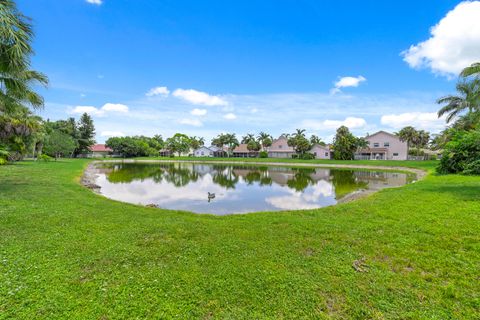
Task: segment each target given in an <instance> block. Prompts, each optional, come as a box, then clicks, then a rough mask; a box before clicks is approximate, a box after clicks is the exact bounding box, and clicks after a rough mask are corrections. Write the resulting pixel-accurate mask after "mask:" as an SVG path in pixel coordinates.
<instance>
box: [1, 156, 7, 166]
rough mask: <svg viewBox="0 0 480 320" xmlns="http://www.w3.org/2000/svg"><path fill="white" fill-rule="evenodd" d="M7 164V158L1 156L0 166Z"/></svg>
mask: <svg viewBox="0 0 480 320" xmlns="http://www.w3.org/2000/svg"><path fill="white" fill-rule="evenodd" d="M5 164H7V159H5V158H0V166H3V165H5Z"/></svg>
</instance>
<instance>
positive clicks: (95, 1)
mask: <svg viewBox="0 0 480 320" xmlns="http://www.w3.org/2000/svg"><path fill="white" fill-rule="evenodd" d="M86 1H87V2H88V3H91V4H96V5H101V4H102V3H103V0H86Z"/></svg>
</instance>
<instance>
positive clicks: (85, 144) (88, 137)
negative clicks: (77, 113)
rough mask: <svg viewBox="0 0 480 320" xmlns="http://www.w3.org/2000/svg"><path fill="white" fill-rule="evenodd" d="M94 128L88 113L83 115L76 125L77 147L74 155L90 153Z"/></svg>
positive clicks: (93, 140)
mask: <svg viewBox="0 0 480 320" xmlns="http://www.w3.org/2000/svg"><path fill="white" fill-rule="evenodd" d="M94 138H95V126H94V125H93V120H92V117H90V115H88V113H84V114H83V115H82V116H81V118H80V121H79V123H78V140H77V143H78V147H77V149H76V150H75V155H78V154H86V153H88V152H89V151H90V147H91V146H93V145H94V144H95V139H94Z"/></svg>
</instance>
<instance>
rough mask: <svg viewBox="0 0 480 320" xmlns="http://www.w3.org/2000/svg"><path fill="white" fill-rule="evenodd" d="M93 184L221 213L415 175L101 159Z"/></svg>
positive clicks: (122, 194)
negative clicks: (103, 161) (103, 160)
mask: <svg viewBox="0 0 480 320" xmlns="http://www.w3.org/2000/svg"><path fill="white" fill-rule="evenodd" d="M95 172H96V174H97V178H96V184H97V185H99V186H100V187H101V189H100V193H101V194H103V195H105V196H106V197H108V198H111V199H115V200H120V201H124V202H130V203H135V204H143V205H148V204H154V205H157V206H158V207H160V208H166V209H174V210H186V211H192V212H196V213H212V214H217V215H225V214H232V213H247V212H255V211H279V210H299V209H313V208H321V207H325V206H330V205H334V204H336V203H339V202H342V201H345V200H347V199H348V198H350V197H352V195H354V194H357V193H358V192H360V191H363V190H367V189H368V190H379V189H383V188H387V187H395V186H401V185H404V184H407V183H410V182H412V181H413V180H414V179H415V175H413V174H408V173H407V174H406V173H397V172H382V171H365V170H361V169H355V170H345V169H330V168H328V169H326V168H304V167H302V168H298V167H281V166H249V165H232V164H197V163H185V162H178V163H99V164H97V165H96V169H95Z"/></svg>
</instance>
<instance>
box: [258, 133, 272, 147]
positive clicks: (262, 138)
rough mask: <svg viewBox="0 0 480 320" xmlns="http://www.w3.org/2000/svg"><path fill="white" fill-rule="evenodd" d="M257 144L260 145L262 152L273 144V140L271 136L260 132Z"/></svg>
mask: <svg viewBox="0 0 480 320" xmlns="http://www.w3.org/2000/svg"><path fill="white" fill-rule="evenodd" d="M257 139H258V140H257V141H258V143H260V147H261V150H262V151H265V150H266V149H267V148H268V147H270V146H271V145H272V143H273V138H272V136H271V135H269V134H268V133H265V132H263V131H262V132H260V133H259V134H258V137H257Z"/></svg>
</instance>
